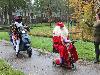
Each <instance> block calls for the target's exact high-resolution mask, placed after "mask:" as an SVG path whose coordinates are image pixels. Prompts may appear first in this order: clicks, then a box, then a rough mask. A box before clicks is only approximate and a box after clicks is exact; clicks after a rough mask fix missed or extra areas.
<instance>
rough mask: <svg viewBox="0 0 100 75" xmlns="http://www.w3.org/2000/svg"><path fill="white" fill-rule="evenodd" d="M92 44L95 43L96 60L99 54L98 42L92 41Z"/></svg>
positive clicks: (99, 43)
mask: <svg viewBox="0 0 100 75" xmlns="http://www.w3.org/2000/svg"><path fill="white" fill-rule="evenodd" d="M94 45H95V54H96V60H97V61H98V60H99V54H100V49H99V45H100V42H94Z"/></svg>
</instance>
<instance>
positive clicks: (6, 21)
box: [4, 7, 8, 25]
mask: <svg viewBox="0 0 100 75" xmlns="http://www.w3.org/2000/svg"><path fill="white" fill-rule="evenodd" d="M4 19H5V21H4V24H5V25H6V24H8V20H7V7H5V11H4Z"/></svg>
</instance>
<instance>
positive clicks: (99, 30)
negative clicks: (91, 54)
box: [94, 13, 100, 63]
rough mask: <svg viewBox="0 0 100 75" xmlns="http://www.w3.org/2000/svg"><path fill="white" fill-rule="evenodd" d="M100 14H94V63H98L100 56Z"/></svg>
mask: <svg viewBox="0 0 100 75" xmlns="http://www.w3.org/2000/svg"><path fill="white" fill-rule="evenodd" d="M99 45H100V13H97V14H96V22H95V24H94V46H95V54H96V59H95V61H94V63H98V62H99V55H100V49H99Z"/></svg>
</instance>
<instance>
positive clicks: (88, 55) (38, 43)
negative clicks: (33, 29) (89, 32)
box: [0, 32, 95, 60]
mask: <svg viewBox="0 0 100 75" xmlns="http://www.w3.org/2000/svg"><path fill="white" fill-rule="evenodd" d="M2 38H4V39H6V40H9V35H8V33H7V32H0V39H2ZM31 43H32V47H35V48H39V49H42V50H47V51H50V52H51V51H52V39H51V38H46V37H37V36H31ZM75 47H76V48H77V51H78V54H79V58H81V59H85V60H93V59H94V57H95V51H94V45H93V43H91V42H83V41H78V42H76V43H75Z"/></svg>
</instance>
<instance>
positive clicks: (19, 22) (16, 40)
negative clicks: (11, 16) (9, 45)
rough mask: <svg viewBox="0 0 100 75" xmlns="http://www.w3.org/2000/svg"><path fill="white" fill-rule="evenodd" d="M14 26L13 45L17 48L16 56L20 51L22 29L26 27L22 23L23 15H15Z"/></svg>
mask: <svg viewBox="0 0 100 75" xmlns="http://www.w3.org/2000/svg"><path fill="white" fill-rule="evenodd" d="M12 27H13V31H12V39H13V45H14V49H15V50H16V56H17V55H18V52H19V44H20V40H21V35H20V31H21V30H22V29H23V28H24V27H23V24H22V17H21V16H16V17H15V22H14V24H13V26H12Z"/></svg>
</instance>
